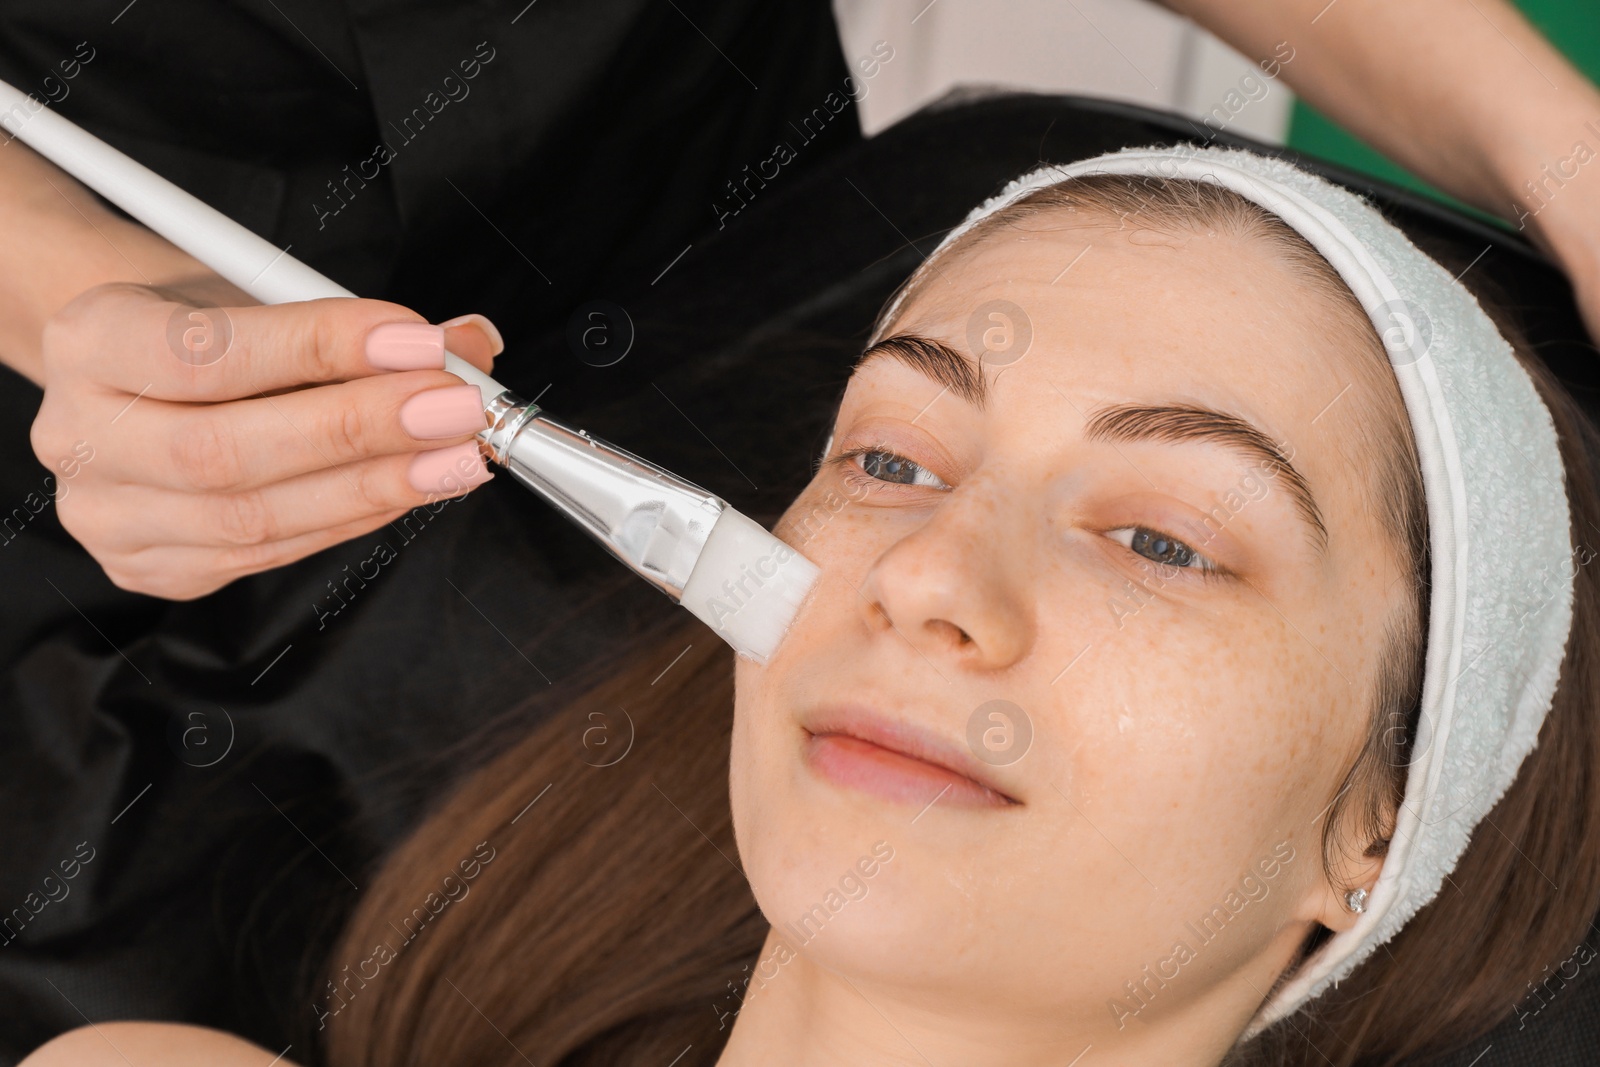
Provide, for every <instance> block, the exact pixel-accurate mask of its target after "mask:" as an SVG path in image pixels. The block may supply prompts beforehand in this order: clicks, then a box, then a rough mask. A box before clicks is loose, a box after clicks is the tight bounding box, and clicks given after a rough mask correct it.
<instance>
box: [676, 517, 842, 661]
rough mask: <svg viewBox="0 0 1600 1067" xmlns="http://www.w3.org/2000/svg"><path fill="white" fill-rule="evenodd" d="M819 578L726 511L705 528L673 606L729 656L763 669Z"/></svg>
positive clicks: (805, 562) (791, 552) (800, 559)
mask: <svg viewBox="0 0 1600 1067" xmlns="http://www.w3.org/2000/svg"><path fill="white" fill-rule="evenodd" d="M820 573H821V569H820V568H819V567H818V566H817V565H816V564H815V563H812V562H811V561H810V560H809V559H806V558H805V557H804V556H802V555H801V554H800V553H799V552H798V551H796V550H795V549H794V548H792V547H790V546H789V545H787V544H785V543H784V542H782V541H780V540H778V538H776V537H774V536H772V535H771V534H770V533H768V532H767V531H766V530H765V529H764V528H763V527H762V526H761V524H760V523H758V522H756V521H754V520H753V519H749V518H746V517H745V516H743V515H741V514H739V513H738V512H737V511H734V510H733V509H732V508H727V509H725V510H724V511H723V512H722V514H721V515H720V516H718V518H717V523H716V525H715V526H713V527H712V528H711V534H710V536H709V537H707V538H706V544H705V548H703V549H701V551H700V558H699V559H698V560H697V561H696V562H695V565H694V570H693V571H691V572H690V574H689V580H688V582H686V583H684V587H683V598H682V599H681V600H680V601H679V603H681V604H682V605H683V606H684V607H686V608H688V609H689V610H690V611H691V612H693V613H694V616H695V617H696V618H697V619H699V620H700V621H701V622H703V623H705V624H706V625H707V626H709V627H711V628H712V629H713V630H715V631H716V632H717V634H718V636H720V637H721V638H722V639H723V640H724V641H726V642H728V644H730V645H732V646H733V649H734V651H735V652H738V653H739V654H740V655H742V656H749V657H750V658H751V659H753V660H755V661H756V662H757V663H766V662H767V660H768V659H769V658H770V657H771V656H772V653H773V652H775V651H777V648H778V642H780V641H782V640H783V635H784V634H785V633H786V632H787V631H788V629H789V624H790V623H791V622H792V621H794V617H795V615H796V614H797V613H798V612H799V610H800V605H801V604H802V603H804V601H805V598H806V594H807V593H808V592H810V591H811V587H812V585H814V584H815V583H816V580H817V575H818V574H820Z"/></svg>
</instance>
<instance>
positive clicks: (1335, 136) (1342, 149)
mask: <svg viewBox="0 0 1600 1067" xmlns="http://www.w3.org/2000/svg"><path fill="white" fill-rule="evenodd" d="M1392 2H1396V3H1403V2H1404V0H1392ZM1515 2H1516V6H1517V7H1518V8H1519V9H1521V11H1522V13H1523V14H1524V15H1525V16H1527V18H1528V21H1530V22H1532V23H1533V24H1534V25H1535V26H1537V27H1538V28H1539V30H1540V32H1542V33H1543V34H1544V35H1545V36H1546V37H1548V38H1549V39H1550V41H1551V42H1552V43H1553V44H1554V45H1555V46H1556V48H1558V49H1560V50H1561V52H1562V53H1564V54H1565V55H1566V57H1567V59H1568V60H1569V61H1571V63H1572V64H1573V66H1575V67H1577V68H1578V69H1579V70H1581V71H1583V72H1584V73H1585V74H1587V75H1588V76H1589V78H1590V79H1591V80H1592V81H1595V82H1596V83H1600V0H1515ZM1289 146H1290V147H1291V148H1294V149H1296V150H1298V151H1301V152H1305V153H1307V154H1309V155H1314V156H1319V157H1321V158H1323V159H1327V160H1331V161H1333V162H1336V163H1342V164H1344V165H1345V166H1347V167H1351V168H1353V169H1355V170H1360V171H1364V172H1366V173H1368V174H1372V175H1376V176H1377V177H1380V178H1384V179H1387V180H1388V181H1391V182H1394V183H1395V184H1396V185H1403V186H1405V187H1407V188H1409V189H1415V190H1418V191H1420V192H1422V193H1425V194H1427V195H1429V196H1432V197H1434V198H1435V199H1438V200H1442V201H1444V202H1445V203H1447V204H1450V205H1452V206H1454V207H1456V208H1459V209H1461V210H1462V211H1466V212H1468V213H1469V214H1472V215H1475V216H1477V217H1478V218H1480V219H1485V220H1489V221H1492V222H1494V223H1496V224H1498V225H1500V226H1501V227H1503V228H1505V229H1511V228H1512V226H1511V224H1510V223H1507V222H1506V221H1505V220H1503V219H1499V218H1493V217H1492V216H1490V215H1487V214H1485V213H1484V212H1482V211H1478V210H1476V209H1474V208H1470V207H1467V206H1466V205H1465V204H1463V203H1461V202H1460V201H1459V200H1456V199H1455V198H1454V197H1451V196H1447V195H1446V194H1444V193H1441V192H1440V191H1439V190H1437V189H1435V188H1434V187H1433V186H1431V185H1429V184H1428V183H1426V182H1424V181H1423V180H1422V179H1420V178H1417V177H1415V176H1413V175H1412V174H1411V173H1410V172H1409V171H1407V170H1404V169H1403V168H1401V167H1400V166H1399V164H1397V163H1393V162H1391V161H1390V160H1389V159H1388V158H1387V157H1385V156H1383V155H1381V154H1379V152H1378V151H1377V150H1376V149H1374V148H1371V147H1369V146H1368V145H1367V144H1366V143H1365V142H1364V141H1360V140H1358V139H1356V137H1355V136H1353V135H1352V134H1349V133H1346V132H1345V130H1344V129H1343V128H1342V127H1340V126H1338V125H1336V124H1335V123H1334V122H1333V121H1332V120H1331V119H1329V118H1328V117H1327V116H1325V115H1323V114H1322V113H1321V112H1320V111H1318V110H1316V109H1315V108H1313V107H1311V106H1309V105H1308V104H1306V103H1305V102H1304V101H1301V100H1296V101H1295V104H1294V114H1293V116H1292V117H1291V119H1290V123H1289Z"/></svg>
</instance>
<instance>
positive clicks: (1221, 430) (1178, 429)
mask: <svg viewBox="0 0 1600 1067" xmlns="http://www.w3.org/2000/svg"><path fill="white" fill-rule="evenodd" d="M1084 437H1085V438H1086V439H1088V440H1090V441H1106V442H1110V443H1118V442H1127V441H1170V442H1180V441H1199V442H1210V443H1216V444H1220V445H1222V446H1223V447H1224V448H1228V449H1231V450H1232V451H1234V452H1237V453H1239V454H1241V455H1243V456H1244V457H1245V458H1246V459H1249V460H1251V461H1253V463H1254V464H1255V465H1257V466H1260V467H1262V468H1263V469H1264V470H1265V473H1266V476H1267V477H1268V478H1276V479H1279V480H1281V482H1282V484H1283V487H1284V489H1285V490H1286V491H1287V492H1288V494H1289V498H1290V499H1291V500H1292V501H1294V504H1295V508H1296V510H1298V511H1299V513H1300V517H1301V518H1302V519H1303V520H1305V523H1306V525H1307V526H1308V527H1309V528H1310V532H1311V534H1312V539H1311V543H1312V547H1313V548H1314V549H1315V550H1316V552H1317V554H1318V555H1319V556H1322V555H1325V554H1326V553H1327V550H1328V527H1327V524H1326V523H1324V522H1323V521H1322V509H1321V508H1319V507H1317V498H1316V496H1315V494H1313V493H1312V492H1311V486H1310V484H1309V483H1308V482H1307V481H1306V480H1305V478H1304V477H1302V476H1301V474H1300V472H1299V471H1298V470H1296V469H1295V467H1294V464H1292V463H1290V462H1289V457H1288V456H1286V455H1284V453H1283V450H1282V449H1280V448H1279V447H1278V446H1277V445H1276V444H1275V443H1274V442H1273V440H1272V438H1270V437H1268V436H1267V435H1266V434H1265V433H1262V432H1261V430H1260V429H1259V428H1257V427H1256V425H1255V424H1254V423H1252V422H1249V421H1247V420H1245V419H1242V418H1240V417H1239V416H1237V415H1229V414H1227V413H1226V412H1222V411H1217V410H1215V409H1213V408H1208V407H1202V406H1201V405H1198V404H1112V405H1109V406H1106V407H1102V408H1097V409H1095V410H1094V411H1092V412H1091V413H1090V415H1089V422H1088V425H1087V426H1085V428H1084Z"/></svg>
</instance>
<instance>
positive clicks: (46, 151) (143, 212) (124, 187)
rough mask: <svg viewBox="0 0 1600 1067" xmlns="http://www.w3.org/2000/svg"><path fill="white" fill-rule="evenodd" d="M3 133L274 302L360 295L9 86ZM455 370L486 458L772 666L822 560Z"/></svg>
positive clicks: (457, 362)
mask: <svg viewBox="0 0 1600 1067" xmlns="http://www.w3.org/2000/svg"><path fill="white" fill-rule="evenodd" d="M0 126H4V127H5V129H6V130H7V131H8V132H10V133H11V134H12V135H13V136H14V137H16V138H18V139H19V140H21V141H23V142H24V143H26V144H27V145H28V146H29V147H31V148H32V149H34V151H36V152H38V153H39V154H40V155H42V156H44V157H45V158H46V159H48V160H50V161H51V162H52V163H54V164H56V165H57V166H58V167H60V168H61V169H62V170H65V171H66V172H67V173H69V174H71V175H72V176H73V177H75V178H77V179H78V180H79V181H81V182H82V183H83V184H85V185H87V186H88V187H89V188H91V189H93V190H94V191H95V192H97V193H99V194H100V195H101V196H103V197H105V198H106V199H107V200H109V201H111V202H112V203H113V204H116V205H117V206H118V207H120V208H121V209H122V210H124V211H126V212H127V213H128V214H129V215H131V216H133V217H134V218H135V219H138V220H139V221H140V222H141V223H143V224H144V225H145V226H147V227H149V228H150V229H151V230H153V231H154V232H156V233H158V234H160V235H161V236H162V237H164V238H166V239H167V240H168V241H171V242H172V243H173V244H174V245H176V246H177V247H179V248H181V249H183V251H185V252H187V253H188V254H189V255H191V256H193V257H194V258H195V259H197V260H199V261H200V262H201V263H204V264H205V265H206V266H207V267H210V268H211V269H212V270H214V271H216V272H217V273H218V274H220V275H221V276H222V277H224V278H226V279H227V280H228V281H230V282H232V283H233V284H234V285H236V286H238V287H239V288H240V289H242V290H243V291H245V292H246V293H249V294H250V295H251V296H252V297H254V298H255V299H257V300H260V301H261V302H262V303H264V304H282V303H288V302H290V301H299V300H315V299H319V298H322V297H336V296H337V297H354V296H355V295H356V294H355V293H352V292H350V291H349V290H348V289H346V288H344V287H343V286H341V285H339V284H337V283H336V282H334V281H332V280H331V279H329V278H326V277H324V276H323V275H321V274H319V273H317V272H316V271H314V270H312V269H311V268H310V267H308V266H306V265H305V264H304V263H301V262H300V261H298V260H296V259H294V258H293V257H292V256H290V255H289V253H288V250H287V249H279V248H277V247H276V246H275V245H273V244H271V243H269V242H267V241H265V240H263V239H261V238H260V237H257V236H256V235H255V234H253V233H251V232H250V231H249V230H247V229H245V228H244V227H243V226H241V225H239V224H238V223H237V222H234V221H233V220H232V219H230V218H228V217H227V216H226V215H224V214H222V213H221V212H219V211H217V210H216V209H214V208H212V207H210V206H209V205H207V204H205V203H202V202H201V201H200V200H198V199H196V198H195V197H193V196H191V195H189V194H188V193H186V192H184V191H183V190H182V189H180V188H178V187H177V186H176V185H174V184H172V183H171V182H169V181H167V180H166V179H165V178H163V177H161V176H160V175H158V174H156V173H155V172H154V171H152V170H150V169H149V168H147V167H145V166H143V165H142V164H140V163H137V162H135V161H134V160H132V159H130V158H129V157H127V156H125V155H123V154H122V153H121V152H118V151H117V150H116V149H114V148H112V147H111V146H110V145H108V144H106V143H105V142H103V141H101V140H100V139H98V138H97V137H95V136H94V135H93V134H90V133H89V132H87V131H86V130H83V129H81V128H80V127H78V126H77V125H75V124H74V123H72V122H71V121H69V120H67V119H65V118H63V117H61V116H60V115H58V114H56V113H55V112H54V111H52V110H50V109H49V108H48V107H46V106H45V105H44V104H42V103H40V102H39V101H38V100H36V99H34V98H33V97H32V96H30V95H28V94H26V93H23V92H20V91H19V90H17V89H16V88H14V87H12V86H10V85H7V84H6V83H5V82H0ZM445 369H446V370H448V371H450V372H451V373H452V374H455V375H456V376H457V377H459V378H461V379H462V380H463V381H465V382H467V383H468V384H471V385H475V386H477V387H478V391H479V394H480V396H481V399H482V402H483V408H484V412H485V413H486V416H487V418H486V422H487V426H486V427H485V429H484V430H483V431H482V432H481V433H479V434H478V440H479V441H480V442H481V444H480V448H481V449H483V451H484V452H485V453H486V455H487V456H488V458H490V459H492V460H493V461H494V462H495V463H496V464H498V465H500V466H501V467H504V468H505V469H506V470H508V471H510V472H511V474H512V475H513V476H514V477H515V478H516V480H517V481H519V482H521V483H522V484H523V485H526V486H527V487H528V488H530V489H532V490H533V491H534V492H536V493H538V494H539V495H540V496H542V497H543V498H544V499H545V500H547V501H549V502H550V503H551V504H552V505H554V506H555V507H556V508H557V509H558V510H559V511H560V512H561V513H562V514H564V515H566V516H567V518H569V519H571V520H572V521H573V522H574V523H576V524H577V525H578V526H579V527H580V528H582V529H583V530H584V531H586V532H587V533H588V534H589V535H590V536H591V537H593V538H594V539H595V540H597V541H599V542H600V544H601V545H603V546H604V547H605V548H606V549H607V550H608V551H609V552H610V553H611V554H612V555H614V556H616V557H617V558H618V559H620V560H621V561H622V562H623V563H624V564H626V565H627V566H628V567H629V568H631V569H632V570H633V571H634V573H636V574H638V575H639V576H640V577H642V578H644V579H645V580H646V581H648V582H649V583H651V584H652V585H654V586H655V587H656V588H657V589H660V590H661V591H662V592H663V593H666V594H667V595H668V596H669V597H671V598H673V599H674V600H676V601H677V602H678V603H679V604H681V605H682V606H683V607H685V608H688V609H689V611H690V612H691V613H692V614H693V615H694V616H695V617H696V618H698V619H700V620H701V621H702V622H704V623H705V624H706V625H708V626H710V627H711V629H712V630H714V631H716V633H717V635H718V636H720V637H721V638H722V639H723V640H724V641H726V642H727V643H728V644H730V645H732V646H733V648H734V650H735V651H736V652H738V653H739V654H740V655H743V656H747V657H749V658H750V659H752V660H754V661H756V662H757V663H765V662H767V660H768V658H769V657H770V656H771V655H772V654H773V652H774V651H775V650H776V649H777V647H778V643H779V642H780V641H781V640H782V639H783V635H784V633H785V632H786V631H787V630H788V628H789V624H790V623H791V622H792V621H793V619H794V616H795V615H796V614H797V613H798V611H799V610H800V606H801V604H802V602H803V601H804V600H805V597H806V594H807V593H808V591H809V590H810V589H811V587H812V586H813V584H814V583H815V581H816V579H817V575H818V573H819V571H818V568H817V565H816V564H814V563H812V562H811V561H810V560H808V559H806V558H805V557H804V556H803V555H801V554H800V553H799V552H798V551H796V550H795V549H794V548H793V547H791V546H790V545H788V544H785V543H784V542H783V541H782V540H780V539H779V538H777V537H774V536H773V535H772V534H771V533H768V532H767V530H766V529H765V528H763V527H762V526H761V525H760V524H759V523H757V522H755V521H754V520H752V519H750V518H747V517H746V516H744V515H742V514H740V513H739V512H738V511H736V510H735V509H734V508H733V507H732V506H731V505H729V504H728V502H727V501H725V500H723V499H721V498H720V497H718V496H716V495H715V494H713V493H710V492H708V491H707V490H705V489H702V488H700V487H699V486H698V485H695V484H694V483H693V482H690V481H687V480H685V479H683V478H680V477H678V476H677V475H675V474H673V473H671V472H670V471H668V470H665V469H663V468H661V467H658V466H656V465H655V464H654V463H651V462H649V461H648V460H645V459H642V458H640V457H639V456H635V455H633V454H632V453H630V452H627V451H624V450H623V449H621V448H618V447H617V446H616V445H613V444H610V443H608V442H606V441H603V440H601V439H600V438H598V437H594V436H591V435H590V434H588V433H586V432H584V431H583V430H581V429H578V428H576V427H573V426H570V425H568V424H567V423H564V422H562V421H561V420H559V419H557V418H555V417H553V416H551V415H549V414H548V413H546V412H545V411H544V409H542V408H540V407H539V406H538V405H537V404H535V403H533V402H531V401H527V400H523V399H522V398H521V397H519V396H517V395H516V394H514V393H513V392H511V390H509V389H506V388H505V387H504V386H502V385H501V384H500V383H499V382H497V381H495V380H494V379H493V378H492V377H490V376H489V375H487V374H485V373H484V372H483V371H480V370H478V369H477V368H476V367H474V366H473V365H472V364H470V363H468V362H466V361H465V360H463V359H461V358H460V357H459V356H456V355H455V354H454V353H449V352H447V353H446V354H445Z"/></svg>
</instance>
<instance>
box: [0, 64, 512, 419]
mask: <svg viewBox="0 0 1600 1067" xmlns="http://www.w3.org/2000/svg"><path fill="white" fill-rule="evenodd" d="M0 126H4V127H5V128H6V130H8V131H9V132H10V133H11V134H13V135H14V136H16V137H17V138H18V139H19V140H21V141H23V142H24V143H25V144H27V145H28V147H30V148H32V149H33V150H34V151H35V152H38V153H39V154H40V155H41V156H44V157H45V158H46V159H48V160H50V162H52V163H54V164H55V165H56V166H58V167H60V168H61V169H62V170H64V171H66V172H67V173H68V174H71V175H72V176H73V177H74V178H77V179H78V180H79V181H80V182H82V183H83V184H85V185H87V186H88V187H89V188H91V189H93V190H94V191H95V192H97V193H99V194H100V195H101V196H103V197H105V198H106V199H107V200H109V201H111V202H112V203H113V204H116V205H117V206H118V207H120V208H121V209H122V210H124V211H126V212H127V213H128V214H130V215H132V216H133V217H134V218H136V219H138V220H139V221H140V222H142V223H144V224H145V225H146V226H147V227H149V228H150V229H151V230H153V231H155V232H156V233H158V234H160V235H161V236H162V237H165V238H166V239H167V240H169V241H171V242H172V243H173V244H175V245H177V246H178V247H179V248H181V249H183V250H184V251H185V252H187V253H189V254H190V255H191V256H193V257H194V258H195V259H198V260H199V261H200V262H201V263H204V264H205V265H206V266H208V267H210V268H211V269H212V270H214V271H216V272H217V273H218V274H220V275H222V277H224V278H226V279H227V280H228V281H230V282H232V283H233V284H234V285H236V286H238V287H239V288H240V289H242V290H244V291H245V292H247V293H249V294H250V295H251V296H253V297H255V298H256V299H257V300H259V301H261V302H262V303H263V304H287V303H289V302H291V301H296V300H316V299H320V298H322V297H330V296H348V297H353V296H355V295H356V294H355V293H352V292H351V291H350V290H348V289H346V288H345V287H344V286H342V285H340V284H339V283H338V282H335V281H333V280H332V279H331V278H326V277H324V276H323V275H321V274H318V273H317V272H316V271H314V270H312V269H311V268H310V267H308V266H306V265H305V264H304V263H301V262H300V261H299V260H298V259H295V258H294V257H293V256H291V255H289V252H288V250H287V249H280V248H278V247H277V246H276V245H274V244H272V243H271V242H268V241H264V240H262V239H261V238H260V237H257V236H256V235H255V234H253V233H251V232H250V231H249V230H247V229H245V228H244V227H243V226H241V225H239V224H238V223H237V222H234V221H233V220H232V219H230V218H228V216H226V215H224V214H223V213H222V212H220V211H218V210H216V209H215V208H213V207H211V206H210V205H208V204H205V203H203V202H201V201H200V200H198V199H196V198H195V197H193V196H190V195H189V194H188V193H186V192H184V191H183V190H182V189H180V188H178V187H177V186H176V185H174V184H172V183H171V182H169V181H167V179H165V178H163V177H161V175H159V174H157V173H155V172H154V171H153V170H151V169H150V168H148V167H146V166H144V165H143V164H140V163H137V162H135V161H134V160H132V159H130V158H128V157H127V156H125V155H123V154H122V153H121V152H118V151H117V150H116V149H115V148H112V147H111V146H110V145H108V144H106V143H105V142H104V141H102V140H100V138H98V137H96V136H94V135H93V134H92V133H89V132H88V131H87V130H84V129H82V128H81V127H79V126H77V125H75V124H74V123H72V122H70V121H68V120H67V119H64V118H62V117H61V116H60V115H58V114H56V113H55V112H54V111H52V110H50V109H49V108H48V107H46V106H45V105H44V104H41V103H40V102H39V101H38V100H36V99H34V98H33V97H31V96H29V95H28V94H27V93H24V92H21V91H20V90H18V89H17V88H15V87H14V86H12V85H9V84H7V83H6V82H3V81H0ZM444 368H445V370H447V371H449V372H450V373H452V374H454V375H456V376H457V377H459V378H461V379H462V380H463V381H466V382H468V383H469V384H472V385H476V386H477V387H478V390H479V391H480V392H481V393H482V394H483V406H484V407H488V406H489V401H491V400H493V399H494V398H495V397H497V396H499V395H500V394H501V393H503V392H505V387H504V386H502V385H501V384H500V383H499V382H497V381H495V380H494V379H493V378H491V377H490V376H489V375H487V374H485V373H483V371H481V370H479V369H478V368H476V367H474V366H473V365H472V364H470V363H468V362H467V361H466V360H464V359H462V358H461V357H459V356H457V355H455V354H454V353H451V352H446V353H445V357H444Z"/></svg>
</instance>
